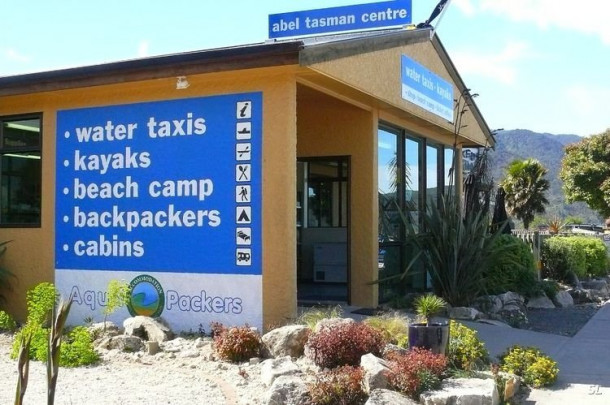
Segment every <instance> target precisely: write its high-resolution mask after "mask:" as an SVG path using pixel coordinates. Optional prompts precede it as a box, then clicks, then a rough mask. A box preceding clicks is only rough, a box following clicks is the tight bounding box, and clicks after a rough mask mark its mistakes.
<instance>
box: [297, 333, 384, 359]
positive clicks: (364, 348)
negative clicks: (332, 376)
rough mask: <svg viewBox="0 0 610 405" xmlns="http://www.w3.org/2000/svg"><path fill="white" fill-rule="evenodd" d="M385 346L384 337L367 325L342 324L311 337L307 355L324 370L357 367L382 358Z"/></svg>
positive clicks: (306, 345) (306, 347) (307, 345)
mask: <svg viewBox="0 0 610 405" xmlns="http://www.w3.org/2000/svg"><path fill="white" fill-rule="evenodd" d="M384 346H385V342H384V339H383V334H382V333H381V332H380V331H378V330H377V329H375V328H373V327H371V326H369V325H367V324H365V323H356V322H354V323H342V324H339V325H337V326H335V327H333V328H328V329H323V330H321V331H320V332H318V333H313V334H311V335H310V336H309V339H308V340H307V343H306V344H305V353H306V355H307V357H309V358H310V359H311V360H312V361H313V362H314V363H315V364H316V365H318V366H320V367H322V368H334V367H338V366H346V365H347V366H357V365H359V364H360V358H361V357H362V356H363V355H365V354H367V353H372V354H374V355H375V356H380V355H381V351H382V350H383V348H384Z"/></svg>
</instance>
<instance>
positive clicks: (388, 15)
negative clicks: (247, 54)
mask: <svg viewBox="0 0 610 405" xmlns="http://www.w3.org/2000/svg"><path fill="white" fill-rule="evenodd" d="M407 24H411V0H394V1H384V2H380V3H369V4H358V5H352V6H345V7H330V8H323V9H317V10H305V11H296V12H290V13H282V14H271V15H269V38H282V37H290V36H301V35H313V34H322V33H328V32H338V31H353V30H366V29H373V28H385V27H392V26H400V25H407Z"/></svg>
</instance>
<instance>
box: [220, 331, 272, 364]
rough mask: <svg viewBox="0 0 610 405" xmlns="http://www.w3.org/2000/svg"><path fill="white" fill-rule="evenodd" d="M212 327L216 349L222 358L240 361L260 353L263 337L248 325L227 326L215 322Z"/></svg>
mask: <svg viewBox="0 0 610 405" xmlns="http://www.w3.org/2000/svg"><path fill="white" fill-rule="evenodd" d="M211 327H212V335H213V337H214V350H215V351H216V353H217V354H218V356H219V357H220V358H221V359H223V360H228V361H231V362H239V361H244V360H248V359H250V358H252V357H258V356H259V355H260V349H261V344H262V342H261V338H260V336H259V335H258V333H257V332H255V331H254V330H252V329H251V328H250V327H249V326H248V325H246V326H240V327H232V328H226V327H224V326H223V325H221V324H219V323H216V322H214V323H212V325H211Z"/></svg>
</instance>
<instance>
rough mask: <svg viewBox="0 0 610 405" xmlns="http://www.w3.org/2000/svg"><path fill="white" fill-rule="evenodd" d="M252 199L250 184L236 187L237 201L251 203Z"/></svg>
mask: <svg viewBox="0 0 610 405" xmlns="http://www.w3.org/2000/svg"><path fill="white" fill-rule="evenodd" d="M250 201H252V200H251V188H250V186H236V187H235V202H237V203H249V202H250Z"/></svg>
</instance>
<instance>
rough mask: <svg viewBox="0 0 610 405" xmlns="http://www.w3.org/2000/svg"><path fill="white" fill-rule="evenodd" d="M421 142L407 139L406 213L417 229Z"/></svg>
mask: <svg viewBox="0 0 610 405" xmlns="http://www.w3.org/2000/svg"><path fill="white" fill-rule="evenodd" d="M419 147H420V142H419V141H418V140H416V139H411V138H406V139H405V179H406V180H405V211H407V212H408V213H409V219H410V220H411V224H412V225H413V226H414V227H415V228H416V229H417V228H418V225H419V205H420V204H419V201H420V198H421V195H420V193H419V166H420V163H419V161H420V158H419V157H420V154H419Z"/></svg>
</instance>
